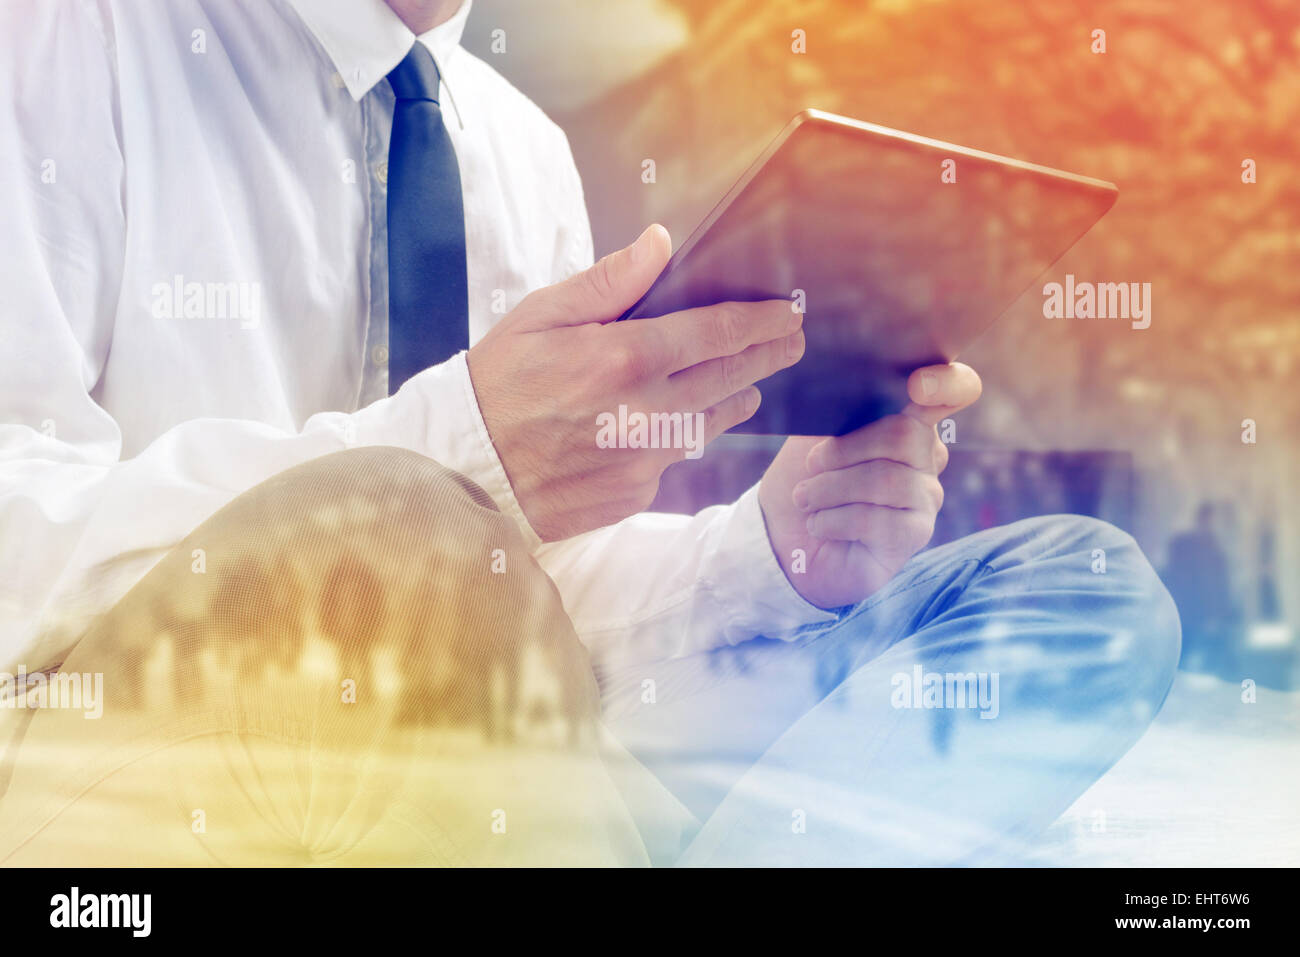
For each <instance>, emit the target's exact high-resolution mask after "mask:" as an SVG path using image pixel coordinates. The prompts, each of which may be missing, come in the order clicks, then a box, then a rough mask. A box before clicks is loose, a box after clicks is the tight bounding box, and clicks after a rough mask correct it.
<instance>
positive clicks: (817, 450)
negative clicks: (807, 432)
mask: <svg viewBox="0 0 1300 957" xmlns="http://www.w3.org/2000/svg"><path fill="white" fill-rule="evenodd" d="M825 463H826V443H825V442H821V443H819V444H817V445H814V446H813V447H812V450H811V451H810V452H809V453H808V458H806V459H804V465H806V466H807V467H808V471H809V472H820V471H822V470H823V469H824V468H825V467H826V465H825Z"/></svg>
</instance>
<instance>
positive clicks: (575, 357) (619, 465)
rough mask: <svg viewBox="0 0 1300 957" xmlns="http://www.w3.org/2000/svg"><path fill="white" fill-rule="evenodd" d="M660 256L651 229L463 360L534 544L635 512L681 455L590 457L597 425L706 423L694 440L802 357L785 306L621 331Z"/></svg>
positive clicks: (725, 424) (532, 300)
mask: <svg viewBox="0 0 1300 957" xmlns="http://www.w3.org/2000/svg"><path fill="white" fill-rule="evenodd" d="M671 252H672V244H671V241H670V240H669V238H668V233H667V231H665V230H664V228H663V227H662V226H651V227H650V228H649V229H647V230H646V231H645V232H644V233H642V234H641V238H640V239H638V240H637V241H636V242H635V243H633V244H632V245H631V246H629V247H627V248H626V249H622V250H619V251H618V252H616V253H613V254H611V255H609V256H606V257H605V258H604V259H602V260H601V261H600V262H598V263H596V264H595V265H594V266H593V267H592V268H591V269H588V270H587V271H586V272H583V273H579V274H578V275H576V276H573V277H571V278H569V279H567V280H565V281H564V282H561V283H557V284H556V285H554V286H548V287H546V288H545V289H539V290H537V291H536V292H534V293H532V294H530V295H529V296H527V297H526V298H525V299H524V300H523V302H521V303H520V304H519V305H518V306H517V307H516V308H515V309H514V310H513V311H512V312H511V313H510V314H509V315H508V316H506V317H505V319H503V320H502V321H501V322H500V324H498V325H497V326H496V327H494V328H493V329H492V331H491V332H489V333H488V334H487V335H486V336H484V337H483V339H482V340H481V341H480V342H478V343H477V344H476V345H475V346H474V348H472V349H470V351H469V372H470V379H471V381H472V382H473V384H474V392H475V394H476V396H477V397H478V404H479V409H480V410H481V411H482V414H483V420H484V422H486V423H487V428H488V433H489V434H490V436H491V438H492V444H493V445H494V446H495V448H496V451H497V455H498V456H499V457H500V458H501V462H502V464H503V465H504V466H505V470H506V474H507V476H508V477H509V479H510V485H511V487H512V488H513V489H514V492H515V497H516V498H517V499H518V500H519V505H520V507H521V508H522V509H523V511H524V514H525V515H526V516H527V518H528V521H529V523H530V524H531V525H532V526H533V529H534V530H535V531H536V532H537V534H538V535H540V536H541V538H542V539H543V540H544V541H555V540H558V539H563V538H569V537H571V536H573V535H577V534H579V533H581V532H586V531H590V530H591V529H594V528H600V527H602V526H604V525H609V524H612V523H614V522H617V521H620V520H621V519H624V518H627V517H628V516H629V515H634V514H636V513H637V512H640V511H642V510H643V509H645V508H646V507H647V506H648V505H649V504H650V502H651V500H653V499H654V497H655V493H656V492H657V491H658V488H659V477H660V475H661V474H662V473H663V471H664V469H665V468H667V467H668V466H669V465H671V464H672V463H673V462H676V461H678V460H679V459H682V458H684V457H685V454H686V452H687V450H686V449H684V448H680V449H622V448H600V447H598V445H597V443H596V436H597V416H598V415H600V414H601V413H604V412H607V413H612V414H615V415H616V414H617V412H618V407H619V406H620V405H626V406H627V407H628V410H629V411H630V412H642V413H646V414H650V413H653V412H666V413H674V412H677V413H682V414H683V415H687V414H692V413H695V412H703V413H704V414H705V417H706V418H705V428H704V433H705V434H704V438H705V441H712V440H713V439H714V438H716V437H717V436H718V435H720V434H721V433H723V432H725V431H726V430H727V429H729V428H731V427H732V426H733V425H737V424H739V423H741V422H744V421H745V420H746V419H748V418H749V417H750V416H751V415H753V414H754V412H755V411H757V409H758V403H759V394H758V390H757V389H756V388H754V386H753V383H755V382H757V381H758V380H760V379H764V378H766V377H767V376H769V375H771V374H772V373H774V372H778V371H780V370H781V369H784V368H785V367H786V366H789V365H793V364H794V363H795V362H797V361H798V360H799V358H800V356H802V355H803V348H804V341H803V332H802V330H801V328H800V327H801V325H802V319H803V317H802V316H801V315H800V314H799V313H798V312H797V311H795V310H794V309H792V308H791V304H790V302H789V300H786V299H781V300H774V301H768V302H754V303H722V304H720V305H716V306H709V307H706V308H702V309H688V310H685V311H683V312H677V313H670V314H669V315H666V316H662V317H659V318H652V319H637V320H635V321H633V322H611V321H610V320H612V319H617V318H618V317H619V316H620V315H622V314H623V312H624V311H626V310H627V309H628V308H629V307H630V306H632V305H633V304H634V303H635V302H636V301H637V300H638V299H640V298H641V296H642V295H643V294H644V293H645V291H646V290H647V289H649V288H650V285H651V283H653V282H654V280H655V278H656V277H657V276H658V275H659V273H660V272H661V271H662V270H663V268H664V266H665V264H667V262H668V257H669V255H670V253H671Z"/></svg>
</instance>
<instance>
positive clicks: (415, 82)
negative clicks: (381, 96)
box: [388, 40, 442, 103]
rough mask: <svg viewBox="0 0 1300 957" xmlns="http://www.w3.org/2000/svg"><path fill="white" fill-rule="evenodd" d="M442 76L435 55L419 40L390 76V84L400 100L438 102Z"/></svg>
mask: <svg viewBox="0 0 1300 957" xmlns="http://www.w3.org/2000/svg"><path fill="white" fill-rule="evenodd" d="M441 79H442V75H441V74H440V73H439V72H438V64H437V63H435V62H434V59H433V54H432V53H430V52H429V50H428V48H427V47H426V46H425V45H424V44H423V43H421V42H420V41H419V40H416V41H415V46H413V47H411V52H410V53H408V54H406V56H405V57H403V58H402V62H401V63H399V64H397V66H395V67H393V71H392V72H391V73H389V74H388V84H389V86H391V87H392V88H393V93H395V94H396V95H397V98H398V99H399V100H428V101H429V102H431V103H437V102H438V84H439V82H441Z"/></svg>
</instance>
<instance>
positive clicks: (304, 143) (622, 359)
mask: <svg viewBox="0 0 1300 957" xmlns="http://www.w3.org/2000/svg"><path fill="white" fill-rule="evenodd" d="M469 6H470V5H469V2H468V0H467V2H465V3H464V4H463V5H461V4H458V3H457V2H456V0H390V2H389V4H387V5H385V4H384V3H383V2H381V0H348V2H344V0H271V2H267V3H264V4H258V5H245V4H236V3H232V2H229V0H180V2H166V3H164V2H161V0H158V2H147V3H138V2H137V3H129V4H128V3H116V2H112V0H100V2H73V0H58V2H45V0H43V2H35V0H28V2H18V3H11V4H9V5H7V6H6V7H4V9H3V12H0V19H2V20H3V23H0V36H3V37H4V40H3V41H0V42H3V45H4V59H3V61H0V65H2V66H3V76H4V80H3V82H4V84H5V89H4V90H3V91H2V95H0V102H3V103H4V104H5V106H6V108H7V109H6V112H5V113H3V114H2V115H0V125H2V126H3V129H0V150H4V151H5V154H4V156H3V157H2V160H3V162H2V163H0V168H2V169H3V173H2V174H0V175H3V177H4V179H3V181H2V182H0V189H2V190H3V201H4V203H5V206H6V208H7V209H9V210H12V211H13V214H12V215H11V216H10V217H9V223H8V226H7V229H6V231H5V238H4V240H3V242H4V244H5V245H4V256H3V257H2V261H3V266H0V268H2V269H3V270H4V272H3V288H4V289H5V290H6V304H5V307H4V315H3V324H4V330H5V346H4V350H3V356H2V357H0V363H2V364H3V368H2V370H0V371H2V376H0V383H2V384H0V389H2V390H3V393H2V395H3V399H2V400H0V401H2V402H3V406H2V408H3V413H4V421H5V422H6V424H5V425H4V426H3V427H2V428H3V433H2V435H3V439H2V441H3V445H0V449H3V460H2V462H0V465H2V467H3V472H0V521H2V522H3V525H2V526H0V527H2V528H3V530H4V531H3V550H4V551H3V581H4V585H5V587H6V588H7V593H6V594H5V595H4V601H3V607H4V609H5V619H4V625H3V628H4V632H3V641H4V645H3V647H4V650H5V655H6V658H7V660H8V662H9V663H10V665H11V666H10V667H9V669H8V671H9V673H11V674H15V675H18V674H19V672H20V671H21V672H23V673H24V674H25V676H26V677H25V678H23V680H21V681H15V683H14V690H13V692H12V695H13V699H14V700H17V701H18V702H19V703H20V704H22V705H23V706H22V707H18V708H15V709H14V710H12V711H10V712H6V715H7V716H9V715H12V716H13V718H12V720H11V721H10V726H11V727H12V730H11V731H9V732H7V735H8V736H9V737H10V739H11V742H12V743H11V746H10V748H9V751H8V753H7V755H6V762H7V768H8V771H7V774H9V775H11V778H10V780H9V784H8V790H7V793H6V794H5V796H4V798H3V805H2V806H0V822H2V826H0V855H3V856H4V857H3V859H4V860H6V861H8V862H10V863H57V862H63V863H90V862H94V863H122V862H125V861H127V860H130V861H132V862H140V863H204V862H207V861H211V860H218V861H223V862H228V863H285V862H296V861H304V862H305V861H313V862H321V861H328V862H333V863H412V862H468V863H496V862H503V863H520V862H551V861H571V862H578V863H609V862H613V863H629V862H631V863H636V862H646V861H651V862H679V863H739V862H745V861H759V862H781V861H790V862H796V863H815V862H835V863H853V862H860V863H872V862H875V863H924V862H950V861H960V860H989V859H991V858H990V857H988V854H989V853H997V854H999V855H1005V854H1008V853H1014V852H1015V849H1016V842H1017V841H1019V840H1020V839H1022V838H1024V837H1028V836H1030V835H1032V834H1033V833H1034V832H1035V831H1036V830H1037V829H1040V828H1041V827H1042V826H1044V825H1045V824H1047V823H1048V822H1050V821H1051V820H1052V819H1053V818H1054V817H1055V816H1056V815H1057V814H1059V813H1060V811H1061V810H1063V809H1064V808H1065V807H1066V806H1068V804H1069V803H1070V801H1072V800H1073V799H1074V797H1076V796H1077V795H1078V794H1079V793H1081V792H1082V790H1083V789H1084V788H1086V787H1087V785H1088V784H1089V783H1090V782H1091V781H1092V780H1094V779H1095V778H1096V777H1097V776H1098V775H1099V774H1100V773H1101V772H1102V771H1104V770H1105V769H1106V768H1107V767H1109V765H1110V764H1111V763H1112V762H1113V761H1115V760H1116V759H1117V758H1118V757H1119V756H1120V755H1121V754H1123V753H1124V751H1125V750H1126V749H1127V748H1128V747H1129V746H1130V745H1131V744H1132V742H1133V741H1134V740H1136V738H1137V737H1138V735H1140V734H1141V732H1142V730H1143V729H1144V728H1145V726H1146V723H1147V722H1149V720H1150V718H1151V717H1152V716H1153V715H1154V713H1155V710H1156V709H1158V707H1159V704H1160V702H1161V701H1162V699H1163V696H1164V694H1165V692H1166V691H1167V689H1168V685H1169V682H1170V680H1171V676H1172V670H1173V664H1174V661H1175V660H1176V658H1177V645H1178V625H1177V619H1176V616H1175V614H1174V612H1173V610H1172V607H1171V605H1170V602H1169V599H1168V596H1167V595H1166V594H1165V593H1164V591H1163V589H1162V588H1161V586H1160V584H1159V582H1158V580H1157V579H1156V577H1155V575H1154V574H1153V572H1152V571H1151V569H1150V567H1149V565H1148V564H1147V563H1146V561H1145V559H1144V558H1143V557H1142V555H1141V553H1140V551H1139V550H1138V549H1137V547H1136V545H1135V544H1134V543H1133V541H1132V539H1131V538H1129V537H1128V536H1126V535H1124V534H1123V533H1121V532H1119V531H1117V530H1115V529H1113V528H1110V527H1108V526H1104V525H1102V524H1100V523H1096V522H1091V521H1086V520H1082V519H1074V518H1059V517H1058V518H1054V519H1045V520H1036V521H1031V522H1026V523H1019V524H1018V525H1015V526H1011V527H1009V528H1005V529H997V530H993V531H991V532H989V533H984V534H981V535H978V536H972V537H971V538H969V539H966V540H963V541H961V542H958V543H956V544H955V545H952V546H948V547H945V548H941V549H935V550H933V551H931V552H928V553H926V554H924V555H921V556H917V557H914V556H916V553H917V552H918V551H920V549H921V548H922V547H923V546H924V545H925V543H926V541H927V540H928V538H929V535H930V533H931V530H932V528H933V522H934V516H935V513H936V511H937V509H938V508H939V505H940V501H941V498H942V490H941V488H940V485H939V482H938V475H939V473H940V472H941V471H942V469H943V466H944V465H945V464H946V460H947V453H946V449H945V448H944V446H943V445H942V444H941V443H940V442H939V441H938V439H937V436H936V434H935V430H934V425H935V423H937V422H938V421H940V420H941V419H942V418H944V417H946V416H948V415H951V414H953V413H954V412H956V411H958V410H960V409H961V408H963V407H965V406H966V405H969V404H970V403H971V402H973V401H974V400H975V399H976V397H977V396H978V394H979V389H980V385H979V380H978V378H977V377H976V376H975V374H974V372H973V371H971V370H970V369H968V368H966V367H964V366H960V365H953V366H941V367H933V368H928V369H921V370H917V371H916V372H915V373H914V374H913V376H912V378H911V380H910V382H909V392H910V395H911V398H912V405H911V406H909V408H908V409H907V410H906V411H905V412H904V413H903V414H901V415H897V416H891V417H889V418H887V419H884V420H881V421H880V422H877V423H874V424H872V425H870V426H867V427H865V428H863V429H861V430H859V431H858V432H856V433H853V434H851V435H849V436H845V437H842V438H838V439H832V440H817V439H805V438H795V439H790V440H789V441H788V442H787V443H786V444H785V446H784V447H783V449H782V450H781V452H780V453H779V454H778V456H777V457H776V459H775V460H774V461H773V463H772V465H771V466H770V468H769V469H768V470H767V473H766V474H765V475H764V477H763V480H762V482H761V483H760V484H759V485H758V486H757V487H756V488H754V489H751V490H750V491H749V492H747V493H746V494H745V495H744V496H742V497H741V498H740V500H739V501H737V502H736V503H735V504H734V505H731V506H728V507H719V508H713V509H708V510H706V511H704V512H702V513H700V514H699V515H696V516H692V517H678V516H666V515H651V514H645V513H644V512H643V510H644V509H645V507H646V506H647V505H648V504H649V503H650V501H651V499H652V498H653V496H654V492H655V489H656V486H657V482H658V478H659V475H660V474H661V472H662V471H663V469H664V468H665V467H666V466H667V465H668V464H670V463H671V462H672V461H675V460H677V459H679V458H681V457H682V456H683V455H684V450H683V449H680V448H679V449H626V448H620V449H608V448H601V447H600V445H599V444H598V443H597V442H596V441H595V431H596V426H595V424H596V422H597V417H598V416H599V415H600V414H601V413H603V412H607V411H612V410H616V409H617V408H618V407H619V406H620V405H626V406H628V407H629V408H630V409H634V410H644V411H666V412H680V413H687V414H690V413H696V412H700V413H703V414H704V415H705V417H706V418H705V421H706V423H707V427H706V435H707V437H708V438H712V437H714V436H716V435H718V434H720V433H721V432H723V431H725V430H726V429H727V428H729V427H730V426H732V425H734V424H736V423H738V422H740V421H743V420H744V419H745V418H747V417H748V416H749V415H752V414H753V412H754V410H755V408H756V406H757V402H758V401H759V395H758V393H757V390H756V389H755V388H754V387H753V383H755V382H758V381H760V380H761V379H763V378H764V377H766V376H767V375H769V374H771V373H772V372H774V371H777V370H778V369H780V368H783V367H785V366H787V365H789V364H790V363H792V362H794V361H797V359H798V357H799V355H800V353H801V351H802V333H801V331H800V324H801V317H800V316H799V315H798V313H797V312H795V311H794V310H793V309H791V308H790V304H789V303H788V302H776V303H771V302H769V303H753V304H744V305H742V304H720V305H718V306H715V307H711V308H706V309H697V310H690V311H687V312H683V313H677V314H674V315H669V316H664V317H662V318H658V319H650V320H644V321H639V322H636V323H611V322H609V320H611V319H613V318H615V317H617V316H618V315H619V314H621V313H622V312H623V310H624V309H625V308H626V307H627V306H629V305H630V304H631V303H633V302H635V301H636V300H637V299H638V298H639V297H640V296H641V294H642V293H643V292H644V291H645V290H646V289H647V288H648V286H649V285H650V283H651V282H652V281H653V279H654V277H655V276H656V275H657V274H658V273H659V271H660V270H661V269H662V268H663V266H664V264H665V262H666V261H667V258H668V255H669V240H668V237H667V235H666V233H665V232H664V231H663V230H662V228H660V227H653V226H652V227H650V228H649V229H647V230H646V231H645V232H644V233H643V234H642V236H641V237H640V238H639V239H638V240H637V241H636V242H635V243H633V244H632V245H631V246H629V247H628V248H626V249H624V250H621V251H619V252H617V253H614V254H613V255H611V256H609V257H607V258H605V259H603V260H602V261H600V262H599V263H596V264H595V265H594V266H592V265H591V258H592V253H591V239H590V233H589V229H588V223H587V219H586V212H585V209H584V207H583V201H582V193H581V186H580V183H579V180H578V176H577V173H576V171H575V169H574V166H573V162H572V159H571V156H570V154H569V150H568V147H567V144H566V141H565V139H564V136H563V134H562V133H561V132H560V131H559V130H558V129H557V128H556V127H555V126H554V125H553V124H552V123H550V122H549V121H548V120H547V119H546V118H545V117H544V116H543V115H542V114H541V113H540V111H538V110H537V109H536V108H535V107H534V106H532V104H530V103H529V102H528V101H527V100H526V99H525V98H524V97H523V96H522V95H521V94H519V93H518V92H517V91H515V90H514V89H513V88H511V87H510V86H509V85H508V84H507V83H506V82H505V81H504V80H503V79H501V78H500V77H499V76H498V75H497V74H495V73H494V72H493V71H492V70H491V69H490V68H489V67H488V66H487V65H486V64H484V63H483V62H482V61H479V60H477V59H476V58H474V57H473V56H471V55H470V54H469V53H467V52H466V51H465V50H463V49H461V48H460V47H459V46H458V43H459V37H460V33H461V30H462V28H463V25H464V22H465V19H466V17H467V16H468V15H469V12H470V10H469ZM503 306H504V307H508V311H507V312H506V314H505V315H504V317H502V315H501V313H502V312H503V311H505V310H504V309H503V308H502V307H503ZM498 320H499V321H498ZM465 346H470V347H469V348H468V350H466V349H465V348H464V347H465ZM1096 549H1104V550H1105V551H1106V553H1107V567H1108V569H1109V571H1108V572H1107V574H1106V575H1104V576H1102V575H1096V574H1093V572H1092V556H1093V553H1094V551H1095V550H1096ZM561 603H562V604H561ZM579 641H580V642H581V643H579ZM828 658H833V659H834V660H835V661H836V662H837V663H842V664H843V667H842V668H840V664H837V668H840V670H841V671H842V673H843V674H844V676H845V677H844V678H843V680H842V681H840V683H839V685H838V686H837V687H836V688H835V689H834V690H832V691H831V692H830V693H829V694H826V693H825V691H824V690H821V691H819V690H818V689H817V680H816V678H817V675H818V674H824V673H825V671H826V669H825V667H824V665H823V663H824V662H825V661H826V660H828ZM920 662H924V663H925V669H918V670H922V671H923V673H922V674H919V675H916V680H915V685H916V686H915V688H905V687H904V685H905V684H908V683H911V682H912V681H913V666H914V665H916V664H918V663H920ZM941 665H942V666H943V667H944V670H945V673H944V674H939V675H938V680H937V682H936V681H935V680H933V679H932V678H931V677H930V676H929V672H930V669H935V668H938V667H939V666H941ZM1062 672H1064V673H1065V674H1067V675H1069V677H1070V678H1071V679H1072V680H1071V681H1070V682H1068V683H1067V685H1066V686H1067V687H1068V688H1069V689H1070V690H1069V692H1068V693H1067V694H1065V695H1064V696H1063V697H1062V698H1061V699H1059V700H1058V699H1056V698H1052V699H1048V698H1047V697H1046V696H1045V695H1044V694H1043V693H1042V691H1041V684H1040V683H1038V682H1037V681H1036V679H1037V678H1038V677H1039V676H1041V675H1042V674H1044V673H1047V674H1052V675H1054V676H1056V677H1059V676H1060V675H1061V674H1062ZM38 674H39V677H37V675H38ZM69 675H71V676H76V675H102V677H103V684H104V688H105V701H104V709H103V717H102V718H101V719H99V720H97V721H87V720H85V719H84V717H83V715H82V714H80V713H79V712H77V711H76V710H75V709H72V708H67V707H60V708H56V707H54V706H53V705H52V704H51V702H50V700H49V695H50V689H51V688H53V687H54V682H55V681H56V679H57V680H64V679H67V678H68V676H69ZM168 675H170V677H168ZM47 676H49V677H48V678H47ZM1057 685H1059V682H1058V683H1057ZM922 686H924V687H922ZM168 688H169V689H170V690H168ZM530 688H531V690H530ZM539 688H541V689H543V690H542V691H538V690H537V689H539ZM546 689H549V690H546ZM999 689H1000V690H999ZM529 695H531V696H532V697H531V699H530V700H531V701H532V703H531V704H530V703H528V701H525V700H524V698H525V697H527V696H529ZM42 696H45V697H44V698H42ZM958 698H960V701H959V700H958ZM42 703H43V705H44V706H41V705H42ZM934 707H954V708H961V709H966V710H970V711H971V714H970V715H969V716H963V717H971V718H972V719H973V720H969V721H966V720H963V721H962V722H961V723H960V726H958V727H957V728H956V729H955V731H953V732H952V735H951V736H952V738H953V743H952V745H951V747H950V748H949V749H948V754H947V755H946V756H939V755H935V754H933V753H931V751H930V746H929V744H928V741H929V735H930V731H929V728H930V722H929V721H928V718H927V716H925V715H923V714H918V713H916V712H915V711H914V710H913V709H915V708H922V709H930V708H934ZM548 721H550V722H551V723H552V724H553V725H554V727H555V734H554V736H553V737H551V738H549V739H546V740H547V741H549V742H550V744H542V743H539V742H540V741H541V740H542V738H541V737H539V736H537V735H532V732H534V731H535V730H536V729H537V728H538V727H542V726H546V725H547V723H548ZM474 728H476V729H478V731H477V732H476V734H477V735H478V736H477V737H476V736H475V734H472V733H470V731H469V730H467V729H474ZM530 735H532V736H531V737H530ZM484 739H486V740H488V741H493V740H495V741H500V742H504V746H503V747H501V748H495V747H487V746H484V745H483V744H482V741H483V740H484ZM474 742H479V743H477V744H475V743H474ZM547 747H550V748H552V750H551V751H547V750H546V748H547ZM69 753H71V754H72V755H74V756H75V757H74V758H73V759H72V760H71V761H68V760H67V759H66V755H68V754H69ZM629 753H630V755H631V756H632V757H630V758H629V757H628V754H629ZM548 755H549V757H548ZM53 756H62V757H61V758H60V760H53ZM647 769H648V770H647ZM123 796H125V798H123ZM106 821H107V822H109V823H108V824H106V823H105V822H106ZM128 844H129V845H130V848H131V849H130V850H129V851H128V850H126V845H128Z"/></svg>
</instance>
